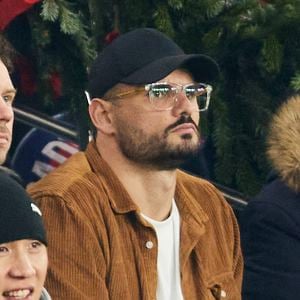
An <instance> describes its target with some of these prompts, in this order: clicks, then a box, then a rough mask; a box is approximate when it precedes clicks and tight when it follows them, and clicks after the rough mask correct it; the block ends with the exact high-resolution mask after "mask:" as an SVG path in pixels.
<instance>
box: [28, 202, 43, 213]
mask: <svg viewBox="0 0 300 300" xmlns="http://www.w3.org/2000/svg"><path fill="white" fill-rule="evenodd" d="M31 209H32V211H34V212H36V213H37V214H39V215H40V216H42V212H41V211H40V209H39V208H38V207H37V206H36V205H35V204H34V203H31Z"/></svg>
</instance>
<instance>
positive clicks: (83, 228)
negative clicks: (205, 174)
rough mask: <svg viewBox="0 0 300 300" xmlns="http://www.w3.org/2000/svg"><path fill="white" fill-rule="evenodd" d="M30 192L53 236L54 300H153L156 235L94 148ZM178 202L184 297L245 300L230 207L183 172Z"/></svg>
mask: <svg viewBox="0 0 300 300" xmlns="http://www.w3.org/2000/svg"><path fill="white" fill-rule="evenodd" d="M29 192H30V194H31V195H32V197H33V198H34V200H35V201H36V202H37V203H38V205H39V206H40V207H41V209H42V211H43V215H44V218H45V223H46V227H47V230H48V238H49V256H50V269H49V273H48V277H47V281H46V287H47V289H48V290H49V292H50V294H51V296H52V297H53V299H54V300H56V299H57V300H58V299H65V298H67V299H72V300H82V299H94V300H99V299H136V300H140V299H151V300H154V299H155V298H156V284H157V282H156V277H157V261H156V260H157V240H156V235H155V231H154V229H153V228H152V227H151V225H150V224H149V223H147V222H146V221H145V220H144V219H143V218H142V217H140V213H139V210H138V208H137V207H136V205H135V204H134V202H133V201H132V200H131V199H130V197H129V195H128V193H127V192H126V190H125V189H124V187H123V186H122V184H121V183H120V182H119V180H118V178H117V177H116V175H115V174H114V173H113V172H112V170H111V169H110V167H109V166H108V165H107V164H106V162H105V161H104V160H103V159H102V158H101V157H100V155H99V153H98V151H97V149H96V146H95V144H94V143H93V142H91V143H90V144H89V145H88V148H87V151H86V152H85V153H84V152H78V153H76V154H75V155H73V156H72V157H71V158H70V159H69V160H68V161H67V162H66V163H65V164H64V165H62V166H61V167H59V168H58V169H56V170H54V171H53V172H52V173H51V174H50V175H48V176H46V177H44V178H43V179H42V180H41V181H39V182H38V183H35V184H33V185H31V186H30V187H29ZM175 201H176V204H177V206H178V209H179V212H180V218H181V229H180V230H181V237H180V263H181V265H180V268H181V275H182V277H181V284H182V291H183V295H184V298H185V299H203V300H209V299H223V298H222V297H223V296H224V295H226V298H224V299H230V300H239V299H241V296H240V289H241V282H242V269H243V259H242V255H241V250H240V240H239V229H238V225H237V222H236V219H235V217H234V214H233V212H232V209H231V207H230V206H229V205H228V204H227V203H226V201H225V200H224V198H223V197H222V195H221V194H220V193H219V192H218V191H217V190H216V189H215V188H214V187H213V186H212V185H211V184H210V183H208V182H206V181H205V180H201V179H199V178H195V177H192V176H190V175H187V174H185V173H183V172H180V171H178V180H177V187H176V193H175ZM148 241H151V242H152V243H153V247H152V248H150V249H149V247H148V248H147V245H149V243H148V244H147V242H148ZM222 295H223V296H222Z"/></svg>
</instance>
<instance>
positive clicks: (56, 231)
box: [34, 196, 109, 300]
mask: <svg viewBox="0 0 300 300" xmlns="http://www.w3.org/2000/svg"><path fill="white" fill-rule="evenodd" d="M34 201H35V202H36V203H37V205H38V206H39V208H40V209H41V211H42V214H43V219H44V223H45V226H46V230H47V236H48V253H49V269H48V274H47V279H46V285H45V286H46V288H47V290H48V291H49V294H50V295H51V297H52V299H53V300H61V299H72V300H82V299H91V300H92V299H94V300H96V299H97V300H98V299H104V300H105V299H109V296H108V291H107V287H106V283H105V273H106V265H105V260H104V257H103V251H102V249H101V246H100V244H99V242H98V240H97V237H96V235H95V233H94V231H93V230H92V228H91V226H90V225H89V222H86V220H84V219H83V218H82V217H81V216H78V215H77V214H76V212H75V211H74V210H73V209H72V208H71V207H68V206H67V205H66V204H65V202H64V201H62V199H60V198H59V197H51V198H49V197H45V196H43V197H41V198H36V199H34Z"/></svg>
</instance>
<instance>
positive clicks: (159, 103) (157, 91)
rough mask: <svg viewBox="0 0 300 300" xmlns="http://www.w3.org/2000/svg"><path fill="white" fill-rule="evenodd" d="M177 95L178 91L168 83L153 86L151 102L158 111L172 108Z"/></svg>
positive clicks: (150, 95) (151, 88) (150, 90)
mask: <svg viewBox="0 0 300 300" xmlns="http://www.w3.org/2000/svg"><path fill="white" fill-rule="evenodd" d="M175 94H176V89H174V88H172V86H171V85H170V84H166V83H157V84H152V85H151V86H150V88H149V97H150V101H151V103H153V105H154V106H155V107H156V108H157V109H169V108H171V107H172V106H173V102H174V97H175Z"/></svg>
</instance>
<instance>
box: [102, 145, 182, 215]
mask: <svg viewBox="0 0 300 300" xmlns="http://www.w3.org/2000/svg"><path fill="white" fill-rule="evenodd" d="M98 149H99V151H100V154H101V156H102V158H103V159H104V160H105V161H106V162H107V163H108V164H109V166H110V167H111V169H112V170H113V171H114V173H115V174H116V176H117V177H118V178H119V180H120V181H121V183H122V184H123V185H124V187H125V189H126V190H127V192H128V194H129V195H130V197H131V198H132V200H133V201H134V202H135V203H136V205H137V206H138V207H139V208H140V210H141V212H142V213H143V214H145V215H146V216H148V217H150V218H152V219H154V220H158V221H161V220H164V219H165V218H167V217H168V215H169V213H170V210H171V206H172V199H173V197H174V193H175V186H176V170H156V169H154V168H150V167H147V166H144V165H142V164H138V163H135V162H133V161H130V160H128V159H127V158H126V157H124V156H123V155H122V153H120V152H119V151H114V150H115V149H107V148H106V147H99V146H98Z"/></svg>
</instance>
